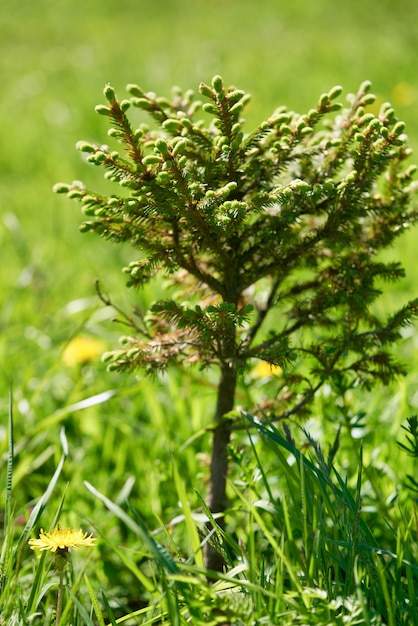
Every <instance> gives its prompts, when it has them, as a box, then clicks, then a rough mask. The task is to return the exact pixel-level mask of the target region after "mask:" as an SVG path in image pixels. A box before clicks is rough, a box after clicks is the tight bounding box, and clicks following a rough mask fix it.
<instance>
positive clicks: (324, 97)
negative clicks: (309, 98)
mask: <svg viewBox="0 0 418 626" xmlns="http://www.w3.org/2000/svg"><path fill="white" fill-rule="evenodd" d="M329 101H330V97H329V95H328V94H327V93H323V94H322V95H321V96H320V98H319V104H320V106H321V107H323V106H325V105H327V104H328V103H329Z"/></svg>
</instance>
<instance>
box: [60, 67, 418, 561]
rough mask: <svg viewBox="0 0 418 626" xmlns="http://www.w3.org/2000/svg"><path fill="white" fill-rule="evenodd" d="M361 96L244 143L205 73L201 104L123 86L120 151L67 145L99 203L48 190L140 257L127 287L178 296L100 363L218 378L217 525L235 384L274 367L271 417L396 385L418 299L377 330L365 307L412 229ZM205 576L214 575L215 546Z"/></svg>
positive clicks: (386, 144)
mask: <svg viewBox="0 0 418 626" xmlns="http://www.w3.org/2000/svg"><path fill="white" fill-rule="evenodd" d="M369 88H370V84H369V83H368V82H365V83H363V84H362V85H361V87H360V90H359V92H358V93H357V94H356V95H350V96H349V97H348V98H347V100H348V107H347V108H345V109H342V110H340V109H341V106H340V105H339V104H337V103H336V102H335V100H336V98H338V96H339V95H340V93H341V88H340V87H334V88H333V89H332V90H331V91H330V92H329V93H325V94H323V95H322V96H321V97H320V98H319V102H318V104H317V106H316V107H315V108H313V109H311V110H310V111H309V112H308V113H307V114H305V115H298V114H296V113H293V112H289V111H287V110H286V109H285V108H283V107H281V108H279V109H277V110H276V111H275V112H274V113H273V114H272V115H271V117H269V118H268V119H267V120H265V121H263V122H262V123H261V124H260V125H259V126H258V127H257V128H256V129H255V130H253V132H250V133H248V134H247V133H246V132H244V129H243V120H242V118H241V114H242V111H243V108H244V107H245V105H246V103H247V102H248V99H249V96H248V95H247V94H246V93H244V92H243V91H241V90H239V89H236V88H233V87H225V86H224V84H223V81H222V79H221V78H220V77H219V76H216V77H215V78H214V79H213V80H212V83H211V86H208V85H206V84H204V83H202V84H201V85H200V93H201V96H203V98H204V100H205V101H206V102H205V103H204V104H203V105H202V103H201V102H200V101H198V100H197V99H195V95H194V94H193V92H192V91H186V92H185V93H183V92H181V91H180V90H176V91H175V92H174V95H173V98H172V100H169V99H166V98H161V97H157V96H156V95H155V94H154V93H144V92H143V91H142V90H141V89H140V88H139V87H138V86H136V85H129V86H128V87H127V90H128V92H129V93H130V97H129V99H125V100H122V101H119V99H118V98H117V97H116V95H115V92H114V90H113V89H112V87H111V86H107V87H106V88H105V90H104V95H105V97H106V99H107V105H106V106H105V105H99V106H98V107H97V109H96V110H97V112H98V113H99V114H100V115H104V116H106V117H107V118H108V120H109V122H110V126H111V128H110V130H109V135H110V136H111V137H112V138H113V139H114V140H116V142H118V143H119V144H120V146H121V148H122V150H123V152H122V153H120V152H116V151H113V150H112V149H110V148H109V147H108V146H106V145H95V144H91V143H86V142H80V143H79V144H78V148H79V149H80V150H81V151H82V152H84V153H87V160H88V161H89V162H90V163H93V164H94V165H97V166H99V167H101V168H103V169H104V170H105V177H106V178H108V179H110V180H111V181H114V182H115V183H116V184H117V185H119V186H120V187H122V189H120V192H119V193H118V192H117V191H116V190H115V194H114V195H110V196H106V195H102V194H99V193H95V192H94V191H90V190H88V189H86V188H85V186H84V185H83V184H82V183H80V182H74V183H73V184H71V185H67V184H61V183H60V184H58V185H56V186H55V191H57V192H60V193H66V194H67V195H68V196H69V197H70V198H76V199H78V200H80V201H81V203H82V206H83V211H84V213H85V214H86V215H87V216H88V220H89V221H86V222H84V224H83V226H82V230H83V232H87V231H93V232H95V233H97V234H98V235H100V236H102V237H104V238H107V239H110V240H113V241H116V242H121V243H127V244H130V245H131V246H133V247H134V248H135V249H137V250H138V251H139V259H138V260H135V261H133V262H132V263H131V264H130V265H129V267H127V268H125V269H124V271H125V272H126V273H127V276H128V285H129V286H132V287H141V286H142V285H144V284H145V283H146V282H147V281H149V280H150V279H151V278H152V277H154V276H156V275H160V274H161V275H164V276H165V277H166V278H167V280H168V283H170V284H171V285H172V286H173V287H174V288H175V290H174V291H172V292H171V291H170V292H169V294H171V295H172V294H173V293H174V294H175V295H174V296H173V295H172V297H170V296H168V297H167V298H166V299H163V300H159V301H158V302H155V303H154V304H153V305H152V307H151V308H150V311H148V312H147V314H146V315H140V314H139V313H138V312H136V314H135V315H134V316H128V315H127V316H126V320H129V324H130V326H131V334H130V335H129V336H127V337H124V338H123V342H122V348H121V349H119V350H116V351H114V352H112V353H111V354H110V355H107V359H108V361H109V367H111V368H112V369H117V370H125V369H127V368H129V369H132V368H143V369H145V370H146V371H152V370H162V369H164V368H166V367H167V366H168V365H169V364H170V363H173V362H175V363H183V364H185V363H188V364H191V363H197V364H199V365H200V366H202V367H212V366H214V367H216V368H218V370H219V384H218V389H217V403H216V409H215V415H214V429H213V447H212V461H211V467H210V493H209V499H208V506H209V508H210V510H211V511H212V512H213V513H222V512H223V511H224V510H225V507H226V477H227V470H228V445H229V442H230V437H231V430H232V424H233V420H232V418H231V415H230V414H231V411H232V410H233V409H234V399H235V393H236V388H237V380H238V378H239V376H240V374H241V373H242V372H243V371H244V370H245V368H246V367H248V366H249V364H250V363H254V360H256V359H261V360H263V361H266V362H267V363H269V364H271V365H275V366H279V367H280V368H282V375H281V376H280V377H279V378H278V379H277V394H276V397H275V398H274V405H272V406H273V408H272V409H271V414H270V415H269V417H270V419H285V418H289V417H291V416H292V417H293V416H294V417H298V418H302V417H304V416H306V415H307V414H308V412H309V407H310V404H311V402H312V400H313V399H314V396H315V394H316V392H317V391H318V390H319V389H320V388H321V386H322V385H324V383H329V384H330V385H333V384H336V385H338V388H339V389H340V390H341V389H342V390H344V389H347V388H349V387H350V386H352V385H353V384H360V385H363V386H364V387H366V388H370V387H371V386H372V385H373V384H374V383H375V382H380V383H383V384H384V385H386V384H388V383H389V382H390V381H391V380H392V379H393V378H394V377H395V376H396V375H398V374H402V373H403V368H402V366H401V365H400V364H399V363H397V362H395V361H394V360H393V358H392V357H391V354H390V347H391V345H392V344H393V343H394V342H395V341H396V340H397V339H398V338H399V337H400V330H401V328H402V327H403V326H404V325H406V324H408V323H410V322H411V320H412V318H413V316H414V315H416V313H417V311H418V300H415V301H413V302H410V303H409V304H407V305H406V306H404V307H403V308H401V309H400V310H398V311H396V312H395V313H392V314H391V315H390V316H389V317H387V318H386V319H382V318H381V317H378V316H377V314H376V312H375V309H376V307H374V306H373V305H374V303H375V301H376V298H377V297H378V296H379V294H380V293H381V286H382V284H383V282H385V281H396V280H398V279H399V278H401V277H402V276H403V275H404V270H403V268H402V267H401V265H400V264H399V263H397V262H390V263H389V262H384V261H383V260H382V259H381V257H379V254H378V253H379V252H380V251H381V250H383V249H385V248H387V247H388V246H390V245H391V244H392V243H393V241H394V240H395V238H396V237H398V236H399V235H400V234H401V233H403V232H404V231H405V230H406V229H407V228H409V226H410V225H411V224H413V223H414V222H415V221H416V219H417V210H416V209H415V208H414V207H411V206H410V198H411V191H412V188H413V186H414V185H413V183H412V182H411V178H412V175H413V172H414V171H415V168H414V167H409V168H408V169H406V168H405V167H404V161H405V159H406V158H407V157H408V155H409V154H410V150H409V149H408V147H407V144H406V142H407V138H406V136H405V135H404V124H403V123H402V122H399V121H397V120H396V118H395V114H394V111H393V109H392V108H391V107H390V105H388V104H385V105H383V106H382V108H381V110H380V113H379V114H378V115H377V116H376V115H374V114H372V113H370V112H367V106H368V105H370V104H371V103H372V102H373V101H374V96H373V95H372V94H370V93H369ZM131 107H134V108H137V109H141V110H142V111H146V112H147V113H148V114H149V116H150V118H151V125H150V126H147V125H146V124H141V125H140V126H139V128H134V127H133V126H132V124H131V121H130V118H129V117H128V115H127V111H128V109H130V108H131ZM201 110H203V111H202V112H200V111H201ZM336 111H339V113H338V114H334V115H331V116H330V115H329V114H330V113H334V112H336ZM199 112H200V117H199ZM109 303H110V302H109ZM126 320H125V321H126ZM220 525H221V526H222V525H223V522H222V521H221V522H220ZM206 565H207V567H208V568H209V569H213V570H220V569H221V568H222V566H223V559H222V556H221V555H220V554H219V553H218V552H217V551H216V550H215V549H214V548H213V547H209V548H208V550H207V554H206Z"/></svg>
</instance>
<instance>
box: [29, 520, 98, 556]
mask: <svg viewBox="0 0 418 626" xmlns="http://www.w3.org/2000/svg"><path fill="white" fill-rule="evenodd" d="M95 542H96V539H95V538H94V537H93V536H92V535H91V534H90V535H89V534H88V533H85V532H83V531H82V530H81V529H80V530H74V529H72V528H60V527H59V526H57V527H56V528H54V530H52V531H51V532H49V533H46V532H45V531H44V530H43V528H42V529H41V532H40V533H39V539H29V542H28V543H29V545H30V547H31V549H32V550H50V551H51V552H54V553H57V552H58V554H61V555H63V554H65V553H66V552H68V551H69V550H70V549H72V550H78V548H82V547H91V546H94V545H95Z"/></svg>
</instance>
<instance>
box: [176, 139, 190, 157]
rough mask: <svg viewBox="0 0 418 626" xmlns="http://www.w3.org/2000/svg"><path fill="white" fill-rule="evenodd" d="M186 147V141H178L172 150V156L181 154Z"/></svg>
mask: <svg viewBox="0 0 418 626" xmlns="http://www.w3.org/2000/svg"><path fill="white" fill-rule="evenodd" d="M187 146H188V141H187V139H180V141H177V143H176V145H175V146H174V148H173V155H177V154H181V153H182V152H183V151H184V150H185V149H186V148H187Z"/></svg>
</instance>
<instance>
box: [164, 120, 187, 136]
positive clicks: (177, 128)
mask: <svg viewBox="0 0 418 626" xmlns="http://www.w3.org/2000/svg"><path fill="white" fill-rule="evenodd" d="M161 126H162V127H163V128H164V130H167V131H168V132H169V133H173V134H174V133H181V131H182V130H183V124H182V122H180V121H179V120H173V119H171V118H170V119H168V120H164V122H163V123H162V124H161Z"/></svg>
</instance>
